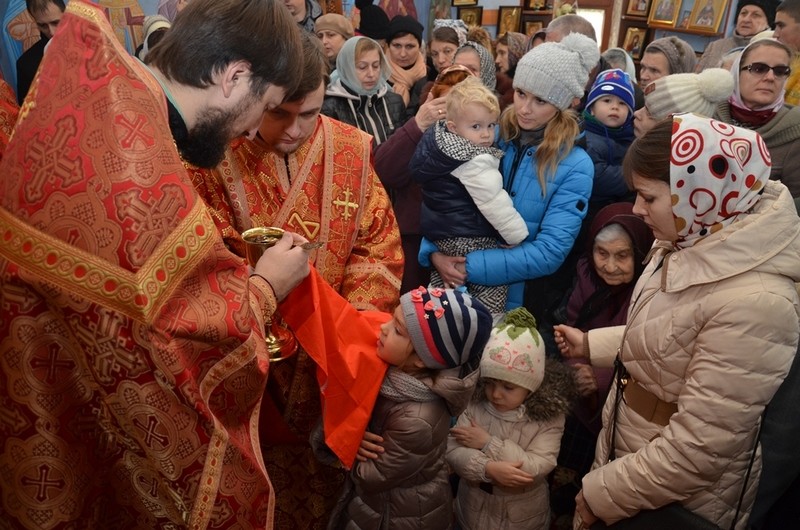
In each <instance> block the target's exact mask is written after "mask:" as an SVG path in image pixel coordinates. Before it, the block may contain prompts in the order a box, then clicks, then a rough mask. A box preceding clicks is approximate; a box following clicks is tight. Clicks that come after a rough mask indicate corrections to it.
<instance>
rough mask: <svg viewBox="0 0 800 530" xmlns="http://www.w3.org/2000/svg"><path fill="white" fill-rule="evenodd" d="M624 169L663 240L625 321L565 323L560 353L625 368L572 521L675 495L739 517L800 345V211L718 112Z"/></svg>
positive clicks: (620, 513)
mask: <svg viewBox="0 0 800 530" xmlns="http://www.w3.org/2000/svg"><path fill="white" fill-rule="evenodd" d="M624 171H625V174H626V178H627V179H628V180H629V183H631V184H632V187H633V188H634V189H635V190H636V192H637V198H636V204H635V206H634V210H633V211H634V213H635V214H637V215H640V216H641V217H642V218H643V219H644V221H645V222H646V223H647V224H648V226H650V227H651V228H652V229H653V232H654V235H655V238H656V240H657V241H656V243H655V245H654V247H653V250H652V251H651V252H650V256H649V262H648V264H647V266H646V268H645V271H644V272H643V273H642V276H641V278H640V279H639V281H638V283H637V286H636V289H635V290H634V293H633V299H632V302H631V307H630V312H629V315H628V325H627V328H621V327H618V328H602V329H598V330H594V331H590V332H589V333H588V334H587V335H586V336H584V334H583V333H581V332H579V331H577V330H575V329H573V328H566V327H561V326H559V327H557V330H556V331H557V333H556V342H557V343H558V344H559V345H560V347H561V350H562V353H564V354H565V355H567V356H576V355H581V354H582V352H583V350H584V348H586V349H587V351H588V353H589V357H590V360H591V362H592V363H593V364H595V363H597V364H603V363H605V364H609V363H610V362H612V360H613V358H614V355H615V352H616V351H617V348H618V347H619V348H620V350H619V355H618V357H619V359H620V361H621V366H622V367H624V370H618V372H619V377H618V378H617V382H616V385H615V388H613V389H612V391H611V393H610V395H609V398H608V400H607V401H606V405H605V408H604V411H603V425H604V428H603V431H602V432H601V433H600V437H599V440H598V447H597V452H596V456H595V463H594V466H593V471H591V472H590V473H589V474H588V475H586V476H585V477H584V479H583V490H582V491H581V492H580V493H579V494H578V497H577V499H576V501H577V511H576V527H578V528H579V527H580V526H581V524H583V525H584V526H586V527H588V526H589V525H591V524H593V523H594V522H596V521H597V520H598V519H601V520H602V521H604V522H605V523H606V524H611V523H615V522H617V521H620V520H622V519H626V518H629V517H632V516H634V515H636V514H637V513H638V512H640V511H642V510H651V509H655V508H659V507H662V506H666V505H668V504H670V503H679V504H680V505H682V506H683V508H685V509H687V510H689V511H690V512H692V513H694V514H695V515H699V516H701V517H703V518H705V519H706V520H708V521H710V522H712V523H714V524H716V525H719V526H720V527H722V528H729V527H730V526H731V524H732V522H734V520H735V527H736V528H740V529H743V528H745V527H746V525H747V519H748V515H749V510H750V507H751V505H752V502H753V498H754V495H755V491H756V487H757V485H758V481H759V475H760V467H761V466H760V462H761V458H760V452H759V451H756V452H755V454H754V453H753V451H754V449H755V447H754V446H755V445H756V439H757V432H758V428H759V423H760V419H761V414H762V412H763V411H764V407H765V406H766V405H767V404H768V403H769V401H770V399H771V398H772V396H773V394H774V393H775V392H776V390H777V389H778V387H779V385H780V384H781V381H782V380H783V379H784V378H785V377H786V374H787V372H788V370H789V366H790V364H791V362H792V359H793V357H794V354H795V351H796V349H797V344H798V334H799V333H800V324H799V322H800V320H798V314H799V312H800V307H799V306H800V303H799V302H798V295H797V291H796V290H795V285H794V283H795V282H797V281H799V280H800V220H798V217H797V213H796V211H795V210H794V205H793V203H792V199H791V196H790V194H789V192H788V190H787V189H786V187H785V186H784V185H783V184H780V183H778V182H775V181H770V180H769V174H770V159H769V154H768V153H767V150H766V148H765V146H764V142H763V140H762V139H761V137H760V136H758V135H757V134H756V133H754V132H752V131H748V130H745V129H740V128H737V127H733V126H730V125H727V124H724V123H722V122H717V121H714V120H709V119H707V118H700V117H698V116H695V115H692V114H679V115H676V116H675V117H674V118H672V119H669V120H666V121H664V122H660V123H659V124H658V125H657V126H656V127H655V128H654V129H652V130H651V131H650V132H648V133H647V134H646V135H644V136H643V137H642V138H640V139H638V140H636V141H635V142H634V144H633V145H632V146H631V148H630V151H629V152H628V156H627V157H626V159H625V165H624ZM620 345H621V346H620ZM617 389H619V394H617ZM615 396H616V397H615ZM751 457H753V461H752V464H751ZM748 468H751V469H750V473H749V479H748V478H747V477H748ZM743 491H744V497H743V501H742V502H741V505H740V501H739V499H740V495H741V494H742V492H743ZM737 513H738V516H737Z"/></svg>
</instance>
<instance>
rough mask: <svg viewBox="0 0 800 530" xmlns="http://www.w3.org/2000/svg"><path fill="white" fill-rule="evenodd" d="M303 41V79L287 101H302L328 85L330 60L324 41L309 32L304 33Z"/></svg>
mask: <svg viewBox="0 0 800 530" xmlns="http://www.w3.org/2000/svg"><path fill="white" fill-rule="evenodd" d="M301 38H302V40H303V67H302V68H303V69H302V72H303V77H301V78H300V84H299V85H297V88H296V89H295V91H294V92H292V93H291V94H289V95H288V96H287V97H286V101H292V102H294V101H300V100H301V99H304V98H305V97H306V96H307V95H308V94H310V93H311V92H313V91H315V90H316V89H318V88H319V85H320V84H322V83H323V81H324V82H325V84H326V85H327V84H328V60H327V58H326V57H325V53H324V52H323V51H322V41H320V40H319V39H318V38H317V37H316V36H314V35H312V34H311V33H309V32H308V31H303V32H302V37H301Z"/></svg>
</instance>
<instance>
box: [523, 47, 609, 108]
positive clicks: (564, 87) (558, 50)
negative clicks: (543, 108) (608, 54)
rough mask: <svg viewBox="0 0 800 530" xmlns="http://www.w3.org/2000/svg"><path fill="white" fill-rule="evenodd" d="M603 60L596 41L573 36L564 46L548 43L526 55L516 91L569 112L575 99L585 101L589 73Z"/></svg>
mask: <svg viewBox="0 0 800 530" xmlns="http://www.w3.org/2000/svg"><path fill="white" fill-rule="evenodd" d="M599 60H600V51H599V50H598V49H597V43H596V42H595V41H593V40H592V39H590V38H589V37H587V36H585V35H581V34H580V33H570V34H569V35H567V36H566V37H564V38H563V39H562V40H561V42H545V43H544V44H541V45H539V46H537V47H536V48H534V49H532V50H531V51H529V52H528V53H526V54H525V55H523V56H522V59H520V60H519V62H518V63H517V72H516V73H515V74H514V88H521V89H522V90H525V91H527V92H530V93H531V94H534V95H535V96H537V97H539V98H541V99H543V100H545V101H547V102H549V103H552V104H553V105H555V106H556V107H558V108H559V109H561V110H565V109H568V108H569V107H570V105H571V104H572V100H573V99H574V98H580V97H583V93H584V91H585V89H586V83H588V81H589V72H590V71H591V70H592V68H594V67H595V66H597V62H598V61H599Z"/></svg>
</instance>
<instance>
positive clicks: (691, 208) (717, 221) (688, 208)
mask: <svg viewBox="0 0 800 530" xmlns="http://www.w3.org/2000/svg"><path fill="white" fill-rule="evenodd" d="M670 150H671V157H670V158H671V160H670V166H669V180H670V190H671V192H672V214H673V215H674V216H675V228H676V229H677V231H678V240H677V241H676V243H675V244H676V246H677V247H678V248H687V247H691V246H693V245H694V244H695V243H697V242H698V241H700V240H701V239H703V238H704V237H706V236H707V235H709V234H713V233H714V232H717V231H719V230H721V229H722V228H724V227H726V226H728V225H729V224H731V223H733V222H734V221H735V220H736V219H737V218H738V217H739V215H741V214H743V213H746V212H747V211H749V210H750V209H751V208H752V207H753V205H755V204H756V202H758V200H759V199H760V198H761V192H762V191H763V190H764V185H765V183H766V182H767V180H769V174H770V168H771V166H772V161H771V159H770V155H769V151H767V146H766V145H765V144H764V140H762V138H761V136H760V135H759V134H758V133H756V132H755V131H751V130H749V129H744V128H741V127H735V126H733V125H728V124H727V123H723V122H721V121H716V120H712V119H710V118H703V117H701V116H698V115H696V114H676V115H675V116H674V117H673V120H672V141H671V145H670Z"/></svg>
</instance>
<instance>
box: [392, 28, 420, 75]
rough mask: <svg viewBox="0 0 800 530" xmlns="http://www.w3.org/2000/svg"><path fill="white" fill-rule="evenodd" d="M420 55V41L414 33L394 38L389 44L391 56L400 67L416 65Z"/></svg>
mask: <svg viewBox="0 0 800 530" xmlns="http://www.w3.org/2000/svg"><path fill="white" fill-rule="evenodd" d="M418 57H419V43H418V42H417V39H416V37H414V35H411V34H409V35H404V36H402V37H396V38H394V39H392V42H391V43H390V44H389V58H390V59H391V60H392V62H393V63H394V64H396V65H397V66H399V67H400V68H410V67H412V66H414V63H416V62H417V58H418Z"/></svg>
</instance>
